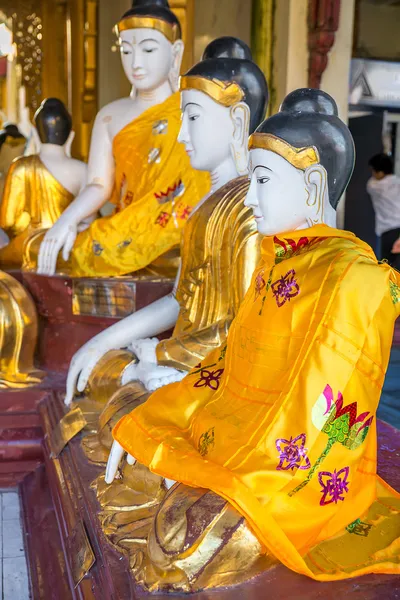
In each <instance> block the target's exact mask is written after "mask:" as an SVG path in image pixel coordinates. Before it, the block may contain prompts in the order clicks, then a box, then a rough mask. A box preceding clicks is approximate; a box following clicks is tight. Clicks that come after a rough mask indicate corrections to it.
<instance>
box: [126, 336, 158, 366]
mask: <svg viewBox="0 0 400 600" xmlns="http://www.w3.org/2000/svg"><path fill="white" fill-rule="evenodd" d="M159 343H160V340H159V339H158V338H142V339H139V340H133V341H132V342H131V343H130V345H129V350H131V351H132V352H133V353H134V354H135V356H136V358H137V359H138V361H140V362H145V363H152V364H153V365H156V364H157V354H156V348H157V345H158V344H159Z"/></svg>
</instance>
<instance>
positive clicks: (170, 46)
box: [116, 0, 184, 92]
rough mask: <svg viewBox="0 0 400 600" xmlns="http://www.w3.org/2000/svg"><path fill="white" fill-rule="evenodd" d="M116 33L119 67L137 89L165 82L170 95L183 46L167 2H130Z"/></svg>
mask: <svg viewBox="0 0 400 600" xmlns="http://www.w3.org/2000/svg"><path fill="white" fill-rule="evenodd" d="M116 33H117V35H118V39H119V44H120V48H121V57H122V66H123V68H124V71H125V74H126V76H127V78H128V80H129V81H130V83H131V84H132V85H133V86H134V88H135V89H136V90H143V91H151V90H154V89H157V88H158V87H160V86H161V85H162V84H163V83H165V82H168V81H169V83H170V85H171V90H172V91H173V92H175V91H176V90H177V89H178V79H179V73H180V68H181V63H182V57H183V50H184V44H183V41H182V39H181V38H182V31H181V26H180V23H179V21H178V19H177V17H176V16H175V14H174V13H173V12H172V11H171V9H170V7H169V4H168V0H133V5H132V8H131V9H130V10H128V12H126V13H125V14H124V15H123V17H122V18H121V20H120V21H119V23H118V24H117V25H116Z"/></svg>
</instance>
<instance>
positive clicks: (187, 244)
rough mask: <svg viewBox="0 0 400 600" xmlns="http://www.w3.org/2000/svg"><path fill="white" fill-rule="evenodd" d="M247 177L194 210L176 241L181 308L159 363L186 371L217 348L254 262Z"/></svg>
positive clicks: (256, 257)
mask: <svg viewBox="0 0 400 600" xmlns="http://www.w3.org/2000/svg"><path fill="white" fill-rule="evenodd" d="M248 187H249V182H248V179H247V177H240V178H238V179H236V180H234V181H230V182H229V183H227V184H226V185H224V186H223V187H222V188H221V189H220V190H218V191H217V192H215V194H213V195H212V196H210V197H209V198H208V199H207V200H206V201H205V202H204V204H202V206H201V207H199V209H198V210H196V211H195V212H194V214H193V215H192V216H191V218H190V219H189V220H188V223H187V225H186V228H185V232H184V236H183V242H182V245H181V257H182V258H181V260H182V268H181V276H180V279H179V285H178V289H177V291H176V299H177V301H178V302H179V306H180V311H179V316H178V320H177V323H176V326H175V329H174V333H173V336H172V338H170V339H168V340H165V341H163V342H161V343H160V344H159V345H158V346H157V362H158V363H159V364H160V365H165V366H171V367H174V368H176V369H181V370H185V371H190V369H191V368H192V367H194V366H195V365H196V364H197V363H198V362H199V360H201V359H203V358H204V357H205V356H206V355H207V354H208V353H209V352H210V351H211V350H213V349H214V348H216V347H218V346H220V345H221V344H222V343H223V342H224V341H225V340H226V336H227V334H228V329H229V325H230V324H231V322H232V319H233V318H234V316H235V314H236V313H237V311H238V309H239V306H240V303H241V301H242V300H243V298H244V296H245V293H246V291H247V289H248V287H249V285H250V281H251V276H252V273H253V270H254V269H255V267H256V265H257V262H258V260H259V257H260V254H259V242H260V240H259V239H258V236H257V235H256V233H257V228H256V224H255V221H254V218H253V215H252V211H251V210H249V209H248V208H246V207H245V206H244V204H243V200H244V198H245V196H246V193H247V190H248Z"/></svg>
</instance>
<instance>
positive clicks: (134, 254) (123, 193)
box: [59, 93, 210, 277]
mask: <svg viewBox="0 0 400 600" xmlns="http://www.w3.org/2000/svg"><path fill="white" fill-rule="evenodd" d="M180 124H181V110H180V104H179V94H178V93H176V94H173V95H172V96H170V97H169V98H168V99H167V100H166V101H165V102H163V103H162V104H158V105H156V106H153V107H152V108H149V109H148V110H146V111H145V112H144V113H143V114H142V115H141V116H140V117H138V118H137V119H135V120H134V121H132V123H130V124H129V125H127V126H126V127H124V128H123V129H122V130H121V131H120V132H119V133H118V134H117V135H116V136H115V138H114V142H113V153H114V159H115V186H114V191H113V195H112V198H111V201H112V202H113V203H114V204H115V207H116V208H115V212H114V214H112V215H111V216H109V217H103V218H101V219H96V221H94V222H93V223H92V225H91V226H90V227H89V228H88V229H87V230H86V231H84V232H82V233H80V234H79V235H78V237H77V239H76V242H75V245H74V247H73V250H72V253H71V257H70V267H68V272H69V274H70V275H72V276H77V277H84V276H94V277H99V276H100V277H101V276H104V277H106V276H117V275H125V274H127V273H131V272H134V271H138V270H139V269H142V268H144V267H147V266H148V265H149V264H150V263H152V262H153V261H154V260H155V259H157V258H159V257H160V256H161V255H163V254H165V253H166V252H168V251H169V250H171V249H172V248H174V247H177V246H179V244H180V240H181V232H182V228H183V226H184V224H185V223H186V221H187V219H188V217H189V215H190V213H191V211H192V209H193V207H194V206H195V205H196V204H197V203H198V202H199V200H200V199H201V198H202V197H203V196H205V195H206V194H207V193H208V191H209V189H210V177H209V174H208V173H203V172H200V171H195V170H194V169H192V167H191V165H190V161H189V158H188V156H187V154H186V152H185V148H184V146H183V145H182V144H180V143H179V142H178V133H179V129H180ZM59 266H60V269H62V268H63V265H62V263H61V261H60V265H59Z"/></svg>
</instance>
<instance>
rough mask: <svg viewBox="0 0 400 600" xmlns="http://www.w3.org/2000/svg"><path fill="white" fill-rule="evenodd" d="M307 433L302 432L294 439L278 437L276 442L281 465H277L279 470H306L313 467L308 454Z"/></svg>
mask: <svg viewBox="0 0 400 600" xmlns="http://www.w3.org/2000/svg"><path fill="white" fill-rule="evenodd" d="M305 443H306V434H305V433H301V434H300V435H298V436H297V437H295V438H294V439H293V438H292V437H291V438H290V440H285V439H284V438H281V439H278V440H276V442H275V445H276V449H277V450H278V452H279V461H280V462H279V465H278V466H277V467H276V469H277V470H278V471H288V470H289V469H291V470H292V471H293V469H301V470H304V471H306V470H307V469H309V468H310V467H311V463H310V460H309V458H308V456H307V448H305V447H304V444H305ZM302 463H303V464H302Z"/></svg>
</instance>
